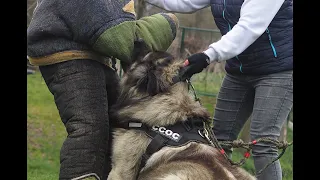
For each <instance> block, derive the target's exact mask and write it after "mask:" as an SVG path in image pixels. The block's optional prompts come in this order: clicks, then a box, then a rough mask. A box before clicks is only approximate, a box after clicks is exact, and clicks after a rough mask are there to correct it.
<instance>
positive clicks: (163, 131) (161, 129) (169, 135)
mask: <svg viewBox="0 0 320 180" xmlns="http://www.w3.org/2000/svg"><path fill="white" fill-rule="evenodd" d="M152 130H153V131H155V132H156V133H159V134H161V135H163V136H165V137H167V138H169V139H171V140H173V141H175V142H179V140H180V139H181V135H180V134H178V133H175V132H172V131H171V130H170V129H167V128H165V127H159V126H152Z"/></svg>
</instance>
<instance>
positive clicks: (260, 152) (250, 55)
mask: <svg viewBox="0 0 320 180" xmlns="http://www.w3.org/2000/svg"><path fill="white" fill-rule="evenodd" d="M146 2H147V3H149V4H152V5H155V6H157V7H159V8H162V9H165V10H167V11H169V12H179V13H193V12H195V11H197V10H200V9H203V8H206V7H208V6H211V11H212V15H213V17H214V20H215V23H216V25H217V27H218V28H219V30H220V32H221V34H222V37H221V39H220V40H219V41H217V42H213V43H212V44H210V45H209V47H208V48H207V49H206V50H205V51H203V52H199V53H195V54H193V55H191V56H189V57H188V58H187V61H186V65H187V71H186V75H188V76H189V77H191V76H192V75H193V74H196V73H199V72H201V71H202V70H203V69H204V68H206V67H207V66H208V65H209V63H212V62H215V61H217V62H221V61H226V66H225V70H226V72H227V73H226V76H225V77H224V80H223V83H222V86H221V89H220V91H219V94H218V97H217V103H216V107H215V111H214V117H213V125H214V126H213V130H214V133H215V135H216V136H217V138H218V140H221V141H223V140H235V139H237V137H238V134H239V133H240V131H241V129H242V127H243V125H244V124H245V122H246V121H247V120H248V118H249V117H250V115H251V125H250V137H251V140H256V139H258V138H261V137H269V138H273V139H278V138H279V136H280V132H281V127H282V125H283V124H284V122H286V119H287V116H288V114H289V113H290V111H291V108H292V101H293V100H292V96H293V89H292V86H293V57H292V54H293V53H292V52H293V45H292V38H293V33H292V27H293V26H292V24H293V2H292V0H267V1H261V0H146ZM201 21H207V20H206V19H201ZM208 23H210V22H208ZM225 151H226V152H227V153H228V154H229V155H231V153H232V149H230V148H227V147H226V148H225ZM252 152H253V159H254V164H255V170H256V174H257V177H258V179H259V180H280V179H282V170H281V166H280V162H279V160H277V161H275V162H274V163H272V164H271V165H270V166H268V167H267V168H266V169H264V167H265V165H266V164H268V163H269V162H270V161H272V160H273V159H274V158H276V157H277V156H278V149H277V147H275V146H274V145H272V144H268V143H263V142H261V143H257V144H256V145H254V146H253V149H252ZM262 169H264V171H262V173H261V174H260V173H258V172H260V170H262Z"/></svg>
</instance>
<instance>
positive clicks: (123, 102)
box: [110, 48, 209, 125]
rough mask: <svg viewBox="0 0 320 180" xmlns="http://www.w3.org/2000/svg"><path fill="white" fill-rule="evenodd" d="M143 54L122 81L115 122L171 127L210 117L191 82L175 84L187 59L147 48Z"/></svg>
mask: <svg viewBox="0 0 320 180" xmlns="http://www.w3.org/2000/svg"><path fill="white" fill-rule="evenodd" d="M139 52H140V53H138V55H137V56H136V58H135V59H134V60H133V63H132V64H131V65H129V66H127V70H126V72H125V74H124V76H123V78H122V79H121V91H120V95H119V98H118V100H117V103H116V104H115V105H113V106H112V108H111V111H110V114H111V116H112V118H114V119H121V120H119V121H127V120H128V119H130V118H131V119H139V120H141V121H143V122H145V123H147V124H148V125H155V124H157V125H168V124H174V123H175V122H177V121H179V120H185V119H187V118H188V117H195V116H197V117H209V113H208V112H207V111H206V109H205V108H204V107H202V106H201V105H200V104H199V102H196V101H195V99H194V98H193V97H192V96H190V93H189V90H188V84H187V82H186V81H183V80H182V81H175V77H177V76H178V77H180V76H179V75H180V74H181V72H183V70H184V66H183V63H184V60H183V59H178V58H174V57H173V56H172V55H171V54H169V53H167V52H159V51H158V52H155V51H147V50H146V49H144V48H142V49H141V50H140V51H139Z"/></svg>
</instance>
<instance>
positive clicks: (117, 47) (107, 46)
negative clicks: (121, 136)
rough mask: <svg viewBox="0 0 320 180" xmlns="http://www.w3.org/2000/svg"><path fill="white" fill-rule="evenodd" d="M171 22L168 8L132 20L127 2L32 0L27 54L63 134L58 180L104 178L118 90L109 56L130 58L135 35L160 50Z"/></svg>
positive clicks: (167, 41)
mask: <svg viewBox="0 0 320 180" xmlns="http://www.w3.org/2000/svg"><path fill="white" fill-rule="evenodd" d="M177 26H178V21H177V18H176V17H175V16H174V15H173V14H165V13H161V14H160V13H159V14H155V15H152V16H147V17H143V18H141V19H139V20H136V17H135V11H134V2H133V0H131V1H129V0H112V1H111V0H38V3H37V7H36V8H35V11H34V16H33V18H32V21H31V23H30V25H29V27H28V30H27V45H28V48H27V53H28V57H29V61H30V63H31V64H33V65H36V66H39V69H40V72H41V74H42V77H43V78H44V80H45V82H46V85H47V86H48V89H49V90H50V92H51V93H52V94H53V96H54V100H55V104H56V106H57V109H58V111H59V114H60V117H61V120H62V122H63V124H64V125H65V127H66V131H67V133H68V136H67V137H66V139H65V141H64V143H63V145H62V147H61V151H60V174H59V179H60V180H64V179H68V180H70V179H74V180H76V179H101V180H103V179H106V178H107V176H108V173H109V172H110V169H111V165H110V164H111V163H110V145H111V135H110V132H111V130H110V129H111V128H112V119H109V116H108V108H109V107H110V106H111V105H112V104H113V103H114V102H115V101H116V99H117V96H118V86H119V82H118V81H119V77H118V75H117V73H116V71H115V60H114V58H116V59H119V60H120V61H121V62H124V63H127V64H128V63H130V62H131V60H132V56H133V52H134V45H135V43H134V42H135V41H136V40H139V39H143V41H144V42H145V43H146V45H147V46H148V48H150V49H151V50H153V51H158V50H159V51H165V50H167V48H168V47H169V46H170V44H171V43H172V41H173V40H174V38H175V35H176V30H177Z"/></svg>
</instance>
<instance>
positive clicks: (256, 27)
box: [204, 0, 284, 62]
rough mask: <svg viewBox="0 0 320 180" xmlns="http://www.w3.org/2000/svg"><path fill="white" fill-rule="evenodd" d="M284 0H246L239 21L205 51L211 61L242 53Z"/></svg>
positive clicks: (262, 30) (261, 31)
mask: <svg viewBox="0 0 320 180" xmlns="http://www.w3.org/2000/svg"><path fill="white" fill-rule="evenodd" d="M283 2H284V0H265V1H261V0H245V1H244V3H243V4H242V7H241V11H240V19H239V21H238V23H237V24H236V25H235V26H234V27H233V28H232V29H231V30H230V31H229V32H228V33H227V34H225V35H224V36H222V37H221V39H220V40H219V41H217V42H214V43H212V44H211V45H210V46H209V48H208V49H207V50H205V51H204V53H205V54H206V55H207V56H208V57H209V59H210V62H213V61H216V60H217V61H224V60H228V59H230V58H233V57H235V56H237V55H239V54H240V53H242V52H243V51H244V50H245V49H246V48H248V47H249V46H250V45H251V44H252V43H253V42H254V41H255V40H256V39H258V38H259V37H260V36H261V35H262V34H263V33H264V32H265V31H266V29H267V27H268V26H269V24H270V22H271V21H272V19H273V18H274V16H275V15H276V14H277V12H278V11H279V9H280V7H281V6H282V4H283Z"/></svg>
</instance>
